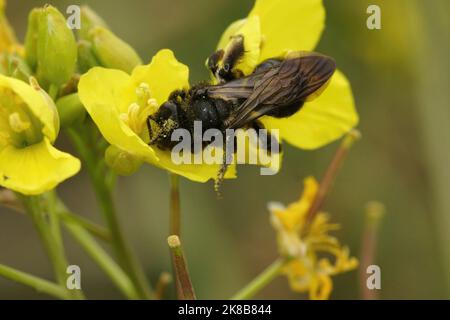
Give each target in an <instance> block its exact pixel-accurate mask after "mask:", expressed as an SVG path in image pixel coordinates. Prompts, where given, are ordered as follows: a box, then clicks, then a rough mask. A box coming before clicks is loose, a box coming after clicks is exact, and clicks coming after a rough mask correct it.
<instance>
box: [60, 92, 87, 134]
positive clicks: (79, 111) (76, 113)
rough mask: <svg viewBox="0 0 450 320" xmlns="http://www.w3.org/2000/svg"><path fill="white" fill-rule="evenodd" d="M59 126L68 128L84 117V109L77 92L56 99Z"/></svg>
mask: <svg viewBox="0 0 450 320" xmlns="http://www.w3.org/2000/svg"><path fill="white" fill-rule="evenodd" d="M56 108H57V109H58V114H59V121H60V122H61V127H63V128H69V127H70V126H72V125H73V124H74V123H77V122H81V121H83V120H84V119H85V117H86V110H85V109H84V107H83V104H82V103H81V101H80V98H79V97H78V93H73V94H69V95H67V96H65V97H62V98H61V99H59V100H58V101H56Z"/></svg>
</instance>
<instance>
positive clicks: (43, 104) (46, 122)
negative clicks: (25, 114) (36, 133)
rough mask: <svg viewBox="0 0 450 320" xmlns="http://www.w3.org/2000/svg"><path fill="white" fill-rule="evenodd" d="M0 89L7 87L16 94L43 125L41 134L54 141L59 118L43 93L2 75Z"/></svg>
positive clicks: (52, 104)
mask: <svg viewBox="0 0 450 320" xmlns="http://www.w3.org/2000/svg"><path fill="white" fill-rule="evenodd" d="M0 87H7V88H9V89H10V90H12V91H13V92H14V93H15V94H17V95H18V96H19V97H20V99H21V100H22V101H23V102H24V103H25V104H26V105H27V107H28V108H29V109H30V111H31V112H32V113H33V115H35V116H36V117H37V118H38V119H39V120H40V121H41V123H42V124H43V128H42V133H43V134H44V135H45V136H46V137H48V138H49V139H50V141H51V142H53V141H55V139H56V137H57V135H58V131H59V118H58V114H57V111H56V106H55V105H54V103H53V101H51V99H49V98H47V96H46V94H45V93H43V92H41V90H38V89H35V88H33V87H32V86H30V85H29V84H27V83H25V82H23V81H21V80H17V79H14V78H10V77H5V76H3V75H0Z"/></svg>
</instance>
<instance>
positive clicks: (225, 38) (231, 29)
mask: <svg viewBox="0 0 450 320" xmlns="http://www.w3.org/2000/svg"><path fill="white" fill-rule="evenodd" d="M246 21H247V19H239V20H237V21H234V22H233V23H232V24H230V25H229V26H228V28H227V29H226V30H225V32H224V33H223V34H222V37H221V38H220V41H219V44H218V45H217V50H219V49H223V48H225V47H226V45H227V44H228V42H229V41H230V38H231V37H232V36H233V35H235V34H236V32H237V31H238V30H239V29H240V28H242V26H243V25H244V24H245V22H246Z"/></svg>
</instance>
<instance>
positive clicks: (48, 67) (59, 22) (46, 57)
mask: <svg viewBox="0 0 450 320" xmlns="http://www.w3.org/2000/svg"><path fill="white" fill-rule="evenodd" d="M38 18H39V19H38V24H39V27H38V43H37V57H38V60H37V62H38V75H39V77H40V80H41V81H43V82H44V83H46V84H54V85H57V86H59V85H62V84H64V83H65V82H67V81H68V80H69V79H70V77H71V76H72V74H73V72H74V70H75V65H76V61H77V44H76V42H75V37H74V35H73V33H72V31H71V30H70V29H69V28H68V26H67V24H66V19H65V18H64V16H63V15H62V14H61V13H60V12H59V11H58V10H57V9H56V8H55V7H52V6H50V5H47V6H45V7H44V8H43V9H42V13H41V14H39V17H38Z"/></svg>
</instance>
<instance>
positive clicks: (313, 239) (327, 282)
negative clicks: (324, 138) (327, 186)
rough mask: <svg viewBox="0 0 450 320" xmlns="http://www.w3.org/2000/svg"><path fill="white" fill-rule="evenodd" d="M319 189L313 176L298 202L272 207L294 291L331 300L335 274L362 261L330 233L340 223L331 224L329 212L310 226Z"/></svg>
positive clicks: (272, 205)
mask: <svg viewBox="0 0 450 320" xmlns="http://www.w3.org/2000/svg"><path fill="white" fill-rule="evenodd" d="M317 191H318V184H317V182H316V180H315V179H314V178H312V177H309V178H307V179H305V181H304V191H303V194H302V196H301V197H300V199H299V200H298V201H297V202H294V203H292V204H290V205H289V206H288V207H287V208H285V207H284V206H283V205H281V204H278V203H272V204H271V205H270V207H269V209H270V211H271V222H272V225H273V227H274V228H275V230H276V231H277V240H278V246H279V251H280V254H281V255H282V256H284V257H286V258H288V259H289V260H288V262H287V264H286V265H285V266H284V267H283V269H282V273H283V274H285V275H286V276H287V278H288V280H289V284H290V286H291V288H292V290H294V291H297V292H308V293H309V297H310V298H311V299H327V298H328V297H329V296H330V294H331V290H332V287H333V282H332V280H331V276H333V275H336V274H339V273H343V272H346V271H349V270H352V269H354V268H356V267H357V265H358V261H357V259H356V258H353V257H350V254H349V250H348V248H347V247H343V246H341V244H340V243H339V241H338V239H337V238H335V237H333V236H331V235H329V232H330V231H333V230H337V229H338V228H339V225H337V224H331V223H330V222H329V216H328V215H327V214H326V213H323V212H319V213H318V214H316V215H315V217H314V218H313V220H312V221H311V222H310V224H309V225H307V221H306V219H307V214H308V211H309V209H310V207H311V205H312V203H313V201H314V199H315V197H316V194H317ZM330 257H333V260H334V261H332V259H331V258H330Z"/></svg>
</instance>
